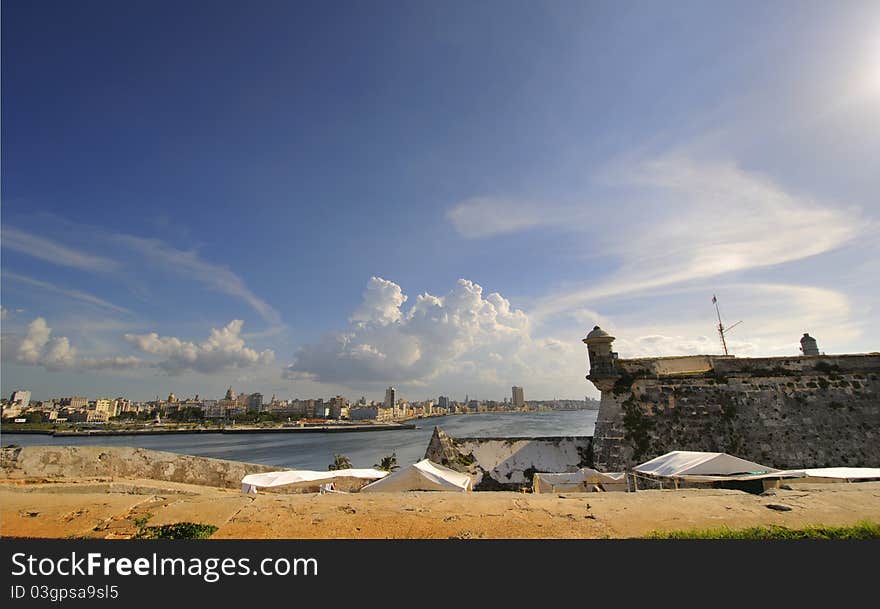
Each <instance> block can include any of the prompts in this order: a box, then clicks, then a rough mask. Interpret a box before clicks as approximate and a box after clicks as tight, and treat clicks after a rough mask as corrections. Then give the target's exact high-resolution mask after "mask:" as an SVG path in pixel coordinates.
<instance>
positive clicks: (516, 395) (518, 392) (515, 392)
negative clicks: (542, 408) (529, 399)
mask: <svg viewBox="0 0 880 609" xmlns="http://www.w3.org/2000/svg"><path fill="white" fill-rule="evenodd" d="M510 391H511V400H512V401H513V407H514V408H522V407H523V406H525V405H526V400H525V397H524V396H523V388H522V387H516V386H514V387H511V388H510Z"/></svg>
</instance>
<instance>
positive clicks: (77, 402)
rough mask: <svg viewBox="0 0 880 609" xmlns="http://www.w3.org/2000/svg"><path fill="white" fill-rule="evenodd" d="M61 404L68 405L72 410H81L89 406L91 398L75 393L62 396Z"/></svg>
mask: <svg viewBox="0 0 880 609" xmlns="http://www.w3.org/2000/svg"><path fill="white" fill-rule="evenodd" d="M61 405H62V406H66V407H67V408H70V409H71V410H81V409H84V408H88V406H89V398H87V397H84V396H81V395H74V396H71V397H69V398H61Z"/></svg>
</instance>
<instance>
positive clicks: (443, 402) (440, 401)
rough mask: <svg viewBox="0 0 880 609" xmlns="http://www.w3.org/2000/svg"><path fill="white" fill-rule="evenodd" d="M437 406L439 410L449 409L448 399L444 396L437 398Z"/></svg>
mask: <svg viewBox="0 0 880 609" xmlns="http://www.w3.org/2000/svg"><path fill="white" fill-rule="evenodd" d="M437 406H438V407H440V408H446V409H448V408H449V397H448V396H445V395H441V396H440V397H439V398H437Z"/></svg>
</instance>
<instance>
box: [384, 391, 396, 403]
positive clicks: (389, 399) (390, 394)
mask: <svg viewBox="0 0 880 609" xmlns="http://www.w3.org/2000/svg"><path fill="white" fill-rule="evenodd" d="M395 393H396V392H395V390H394V387H389V388H388V389H386V390H385V408H394V402H395V399H394V398H395Z"/></svg>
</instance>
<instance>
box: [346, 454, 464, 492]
mask: <svg viewBox="0 0 880 609" xmlns="http://www.w3.org/2000/svg"><path fill="white" fill-rule="evenodd" d="M470 487H471V479H470V476H468V475H467V474H462V473H461V472H457V471H455V470H452V469H449V468H448V467H443V466H442V465H437V464H436V463H434V462H432V461H429V460H428V459H423V460H422V461H419V462H418V463H413V464H412V465H407V466H406V467H404V468H402V469H400V470H398V471H396V472H394V473H393V474H391V475H390V476H388V477H386V478H383V479H381V480H377V481H376V482H373V483H371V484H368V485H367V486H365V487H364V488H362V489H361V492H362V493H373V492H376V493H396V492H400V491H459V492H464V491H467V490H470Z"/></svg>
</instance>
